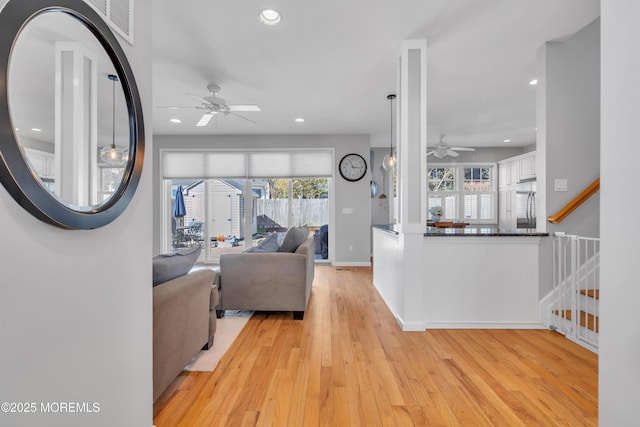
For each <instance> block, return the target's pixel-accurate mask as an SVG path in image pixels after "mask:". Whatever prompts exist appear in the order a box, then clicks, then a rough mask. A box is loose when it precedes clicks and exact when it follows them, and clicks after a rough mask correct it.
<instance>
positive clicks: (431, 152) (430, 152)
mask: <svg viewBox="0 0 640 427" xmlns="http://www.w3.org/2000/svg"><path fill="white" fill-rule="evenodd" d="M433 153H435V150H433V151H429V152H428V153H427V156H428V155H430V154H433Z"/></svg>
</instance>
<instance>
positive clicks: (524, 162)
mask: <svg viewBox="0 0 640 427" xmlns="http://www.w3.org/2000/svg"><path fill="white" fill-rule="evenodd" d="M518 166H519V168H518V180H520V181H521V180H523V179H533V178H535V177H536V155H535V153H530V154H528V155H526V156H525V157H522V158H521V159H520V160H518Z"/></svg>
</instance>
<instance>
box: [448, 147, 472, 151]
mask: <svg viewBox="0 0 640 427" xmlns="http://www.w3.org/2000/svg"><path fill="white" fill-rule="evenodd" d="M450 150H455V151H476V149H475V148H470V147H451V148H450Z"/></svg>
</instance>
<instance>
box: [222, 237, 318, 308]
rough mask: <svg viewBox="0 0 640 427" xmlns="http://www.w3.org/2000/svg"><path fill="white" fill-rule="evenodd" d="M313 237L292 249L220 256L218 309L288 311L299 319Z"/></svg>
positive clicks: (307, 289) (309, 281) (307, 288)
mask: <svg viewBox="0 0 640 427" xmlns="http://www.w3.org/2000/svg"><path fill="white" fill-rule="evenodd" d="M314 249H315V247H314V239H313V237H309V238H307V239H306V240H305V241H304V242H303V243H302V244H301V245H300V246H298V248H297V249H296V250H295V252H293V253H291V252H253V253H239V254H223V255H221V256H220V280H221V282H220V286H221V289H220V291H221V292H220V307H219V308H220V309H221V310H254V311H292V312H293V318H294V319H298V320H301V319H303V317H304V312H305V310H306V308H307V302H308V301H309V296H310V295H311V285H312V283H313V267H314V252H315V250H314Z"/></svg>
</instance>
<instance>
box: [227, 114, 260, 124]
mask: <svg viewBox="0 0 640 427" xmlns="http://www.w3.org/2000/svg"><path fill="white" fill-rule="evenodd" d="M228 114H232V115H234V116H236V117H240V118H241V119H244V120H246V121H248V122H249V123H251V124H252V125H255V124H256V122H254V121H253V120H251V119H248V118H246V117H245V116H241V115H240V114H238V113H234V112H232V111H229V112H227V113H225V116H226V115H228Z"/></svg>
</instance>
